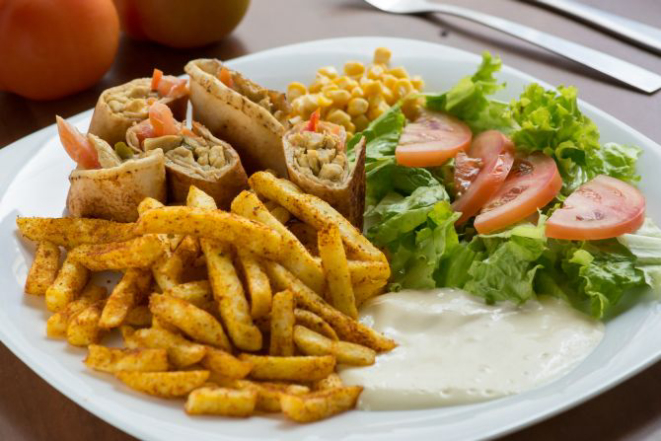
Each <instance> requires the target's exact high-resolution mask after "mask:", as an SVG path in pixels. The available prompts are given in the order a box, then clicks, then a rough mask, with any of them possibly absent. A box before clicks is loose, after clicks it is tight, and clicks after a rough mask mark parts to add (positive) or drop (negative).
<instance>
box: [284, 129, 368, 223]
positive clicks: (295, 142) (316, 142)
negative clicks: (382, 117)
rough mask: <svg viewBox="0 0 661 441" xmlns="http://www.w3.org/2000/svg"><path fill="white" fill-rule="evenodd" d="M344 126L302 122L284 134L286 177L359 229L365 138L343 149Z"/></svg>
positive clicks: (362, 197) (363, 180)
mask: <svg viewBox="0 0 661 441" xmlns="http://www.w3.org/2000/svg"><path fill="white" fill-rule="evenodd" d="M346 137H347V134H346V131H345V129H344V127H342V126H338V125H336V124H332V123H329V122H323V121H322V122H318V121H310V122H302V123H298V124H297V125H295V126H294V127H293V128H292V129H291V130H289V131H288V132H287V133H286V134H285V136H284V137H283V145H284V149H285V158H286V161H287V170H288V173H289V180H290V181H292V182H293V183H295V184H296V185H298V186H299V187H300V188H301V190H303V191H304V192H306V193H310V194H313V195H315V196H318V197H320V198H321V199H323V200H325V201H326V202H328V203H329V204H331V205H332V206H333V207H334V208H335V209H336V210H337V211H339V212H340V213H342V215H344V217H346V218H347V219H349V221H350V222H351V223H352V224H353V225H355V226H356V227H357V228H358V229H360V230H361V231H362V228H363V211H364V210H365V139H364V138H362V139H361V140H360V142H359V143H358V144H357V145H356V146H355V147H354V152H355V155H354V157H355V160H354V161H353V162H351V161H350V160H349V158H348V157H347V153H346Z"/></svg>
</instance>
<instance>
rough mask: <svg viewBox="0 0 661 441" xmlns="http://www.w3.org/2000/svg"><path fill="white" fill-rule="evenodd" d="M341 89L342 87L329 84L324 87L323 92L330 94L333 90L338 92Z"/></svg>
mask: <svg viewBox="0 0 661 441" xmlns="http://www.w3.org/2000/svg"><path fill="white" fill-rule="evenodd" d="M339 88H340V86H338V85H337V84H335V83H329V84H325V85H324V86H322V88H321V91H322V92H323V93H324V94H325V93H326V92H330V91H331V90H338V89H339Z"/></svg>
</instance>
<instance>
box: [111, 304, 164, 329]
mask: <svg viewBox="0 0 661 441" xmlns="http://www.w3.org/2000/svg"><path fill="white" fill-rule="evenodd" d="M102 317H103V314H102ZM151 319H152V316H151V311H149V307H148V306H145V305H138V306H135V307H133V308H131V310H130V311H129V313H128V314H126V318H125V319H124V323H122V325H129V326H135V327H137V328H146V327H149V326H151Z"/></svg>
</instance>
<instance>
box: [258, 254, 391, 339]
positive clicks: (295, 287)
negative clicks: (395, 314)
mask: <svg viewBox="0 0 661 441" xmlns="http://www.w3.org/2000/svg"><path fill="white" fill-rule="evenodd" d="M266 272H267V273H268V274H269V277H270V278H271V282H273V285H274V286H275V287H276V289H290V290H292V292H293V293H294V297H295V299H296V305H297V306H299V307H301V308H305V309H307V310H309V311H312V312H314V313H315V314H317V315H318V316H319V317H321V318H323V319H324V320H325V321H326V322H328V323H329V324H330V325H331V326H333V329H335V331H336V332H337V335H338V336H339V337H340V338H341V339H342V340H345V341H349V342H351V343H357V344H359V345H363V346H367V347H368V348H371V349H374V350H375V351H377V352H385V351H390V350H391V349H393V348H394V347H395V346H397V344H396V343H395V342H394V341H392V340H391V339H389V338H386V337H385V336H383V335H381V334H379V333H378V332H376V331H375V330H373V329H371V328H369V327H367V326H365V325H363V324H361V323H359V322H357V321H355V320H353V319H351V317H347V316H346V315H344V314H342V313H341V312H340V311H338V310H336V309H334V308H333V307H331V306H330V305H329V304H328V303H326V302H325V301H324V300H323V299H322V298H321V297H319V296H318V295H317V294H315V292H314V291H312V290H311V289H310V288H308V287H307V286H305V284H304V283H303V282H301V281H300V280H298V279H297V278H296V277H294V276H293V275H292V274H291V273H290V272H289V271H287V270H286V269H285V268H284V267H283V266H282V265H279V264H277V263H275V262H268V263H267V264H266Z"/></svg>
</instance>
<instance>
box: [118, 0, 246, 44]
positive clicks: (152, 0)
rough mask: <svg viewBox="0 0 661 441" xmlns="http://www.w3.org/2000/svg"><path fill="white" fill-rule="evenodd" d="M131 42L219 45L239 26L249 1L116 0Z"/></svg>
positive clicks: (123, 25) (123, 26)
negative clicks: (133, 40) (136, 40)
mask: <svg viewBox="0 0 661 441" xmlns="http://www.w3.org/2000/svg"><path fill="white" fill-rule="evenodd" d="M114 1H115V5H116V6H117V11H118V12H119V17H120V19H121V22H122V28H123V29H124V31H125V32H126V33H127V34H128V35H129V36H130V37H132V38H135V39H138V40H151V41H155V42H157V43H160V44H163V45H166V46H171V47H175V48H189V47H197V46H204V45H206V44H210V43H213V42H216V41H218V40H220V39H222V38H223V37H225V36H226V35H228V34H229V33H230V32H232V31H233V30H234V28H235V27H236V26H237V25H238V24H239V22H240V21H241V19H242V18H243V16H244V15H245V14H246V11H247V10H248V5H249V3H250V0H186V1H182V0H114Z"/></svg>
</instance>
